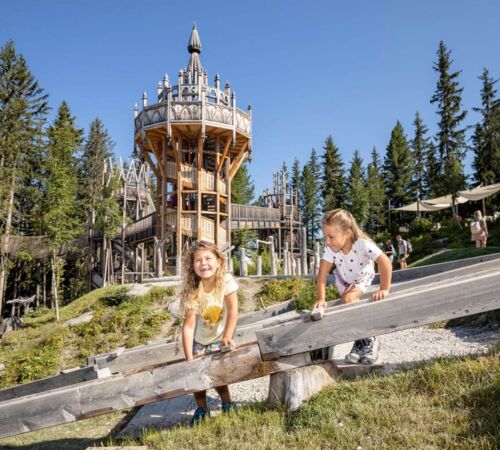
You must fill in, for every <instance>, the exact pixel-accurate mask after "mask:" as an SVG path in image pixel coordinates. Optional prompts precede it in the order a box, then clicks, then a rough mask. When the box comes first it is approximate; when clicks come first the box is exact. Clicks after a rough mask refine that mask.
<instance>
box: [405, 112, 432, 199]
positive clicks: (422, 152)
mask: <svg viewBox="0 0 500 450" xmlns="http://www.w3.org/2000/svg"><path fill="white" fill-rule="evenodd" d="M413 125H414V126H415V135H414V137H413V140H412V141H411V152H412V155H413V183H414V189H415V191H416V192H417V196H418V198H419V199H424V198H427V194H428V192H429V189H430V180H429V172H430V171H431V170H430V164H429V161H428V158H429V153H430V152H434V148H433V147H432V146H431V144H430V143H429V138H428V137H427V136H426V134H427V127H426V126H425V125H424V122H423V121H422V118H421V117H420V114H419V113H418V112H417V113H416V114H415V120H414V122H413ZM431 163H432V160H431Z"/></svg>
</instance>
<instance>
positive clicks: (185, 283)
mask: <svg viewBox="0 0 500 450" xmlns="http://www.w3.org/2000/svg"><path fill="white" fill-rule="evenodd" d="M198 250H208V251H209V252H212V253H213V254H214V255H215V256H216V258H217V259H219V260H221V261H222V262H221V265H220V267H219V268H218V269H217V271H216V272H215V290H216V291H219V290H221V289H223V286H224V278H225V276H226V273H227V271H226V264H225V258H224V255H223V253H222V252H221V251H220V250H219V248H218V247H217V246H216V245H215V244H212V243H211V242H207V241H197V242H195V243H194V244H193V245H192V246H191V247H189V248H188V249H187V250H186V251H185V252H184V255H183V258H182V294H181V310H182V312H183V313H186V311H189V310H196V309H197V307H198V288H199V285H200V277H199V276H198V275H196V272H195V271H194V255H195V253H196V252H197V251H198Z"/></svg>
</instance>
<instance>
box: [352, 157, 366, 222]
mask: <svg viewBox="0 0 500 450" xmlns="http://www.w3.org/2000/svg"><path fill="white" fill-rule="evenodd" d="M347 198H348V205H347V207H348V208H349V211H350V212H351V214H352V215H353V216H354V218H355V219H356V221H357V222H358V224H359V225H360V226H361V227H364V226H365V225H366V222H367V221H368V215H369V205H368V190H367V185H366V174H365V170H364V168H363V160H362V158H361V155H360V154H359V151H358V150H356V151H355V152H354V155H353V158H352V161H351V169H350V171H349V183H348V194H347Z"/></svg>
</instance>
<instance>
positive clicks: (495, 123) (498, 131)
mask: <svg viewBox="0 0 500 450" xmlns="http://www.w3.org/2000/svg"><path fill="white" fill-rule="evenodd" d="M479 79H480V80H481V81H482V82H483V86H482V89H481V107H480V108H474V111H476V112H479V113H481V116H482V117H481V122H479V123H478V124H477V125H476V127H475V130H474V134H473V136H472V142H473V150H474V162H473V164H472V167H473V168H474V180H475V181H476V182H477V183H482V184H483V185H488V184H493V183H496V182H498V181H500V99H498V98H496V93H497V91H496V89H495V84H496V82H497V81H498V80H494V79H493V78H491V77H490V75H489V72H488V70H487V69H483V73H482V74H481V76H480V77H479Z"/></svg>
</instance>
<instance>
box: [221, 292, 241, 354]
mask: <svg viewBox="0 0 500 450" xmlns="http://www.w3.org/2000/svg"><path fill="white" fill-rule="evenodd" d="M224 301H225V302H226V308H227V322H226V327H225V328H224V334H223V335H222V339H221V341H220V343H221V346H222V347H224V346H226V345H230V346H231V347H233V348H234V346H235V344H234V341H233V334H234V329H235V328H236V321H237V320H238V296H237V295H236V291H234V292H231V293H230V294H228V295H226V296H225V298H224Z"/></svg>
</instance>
